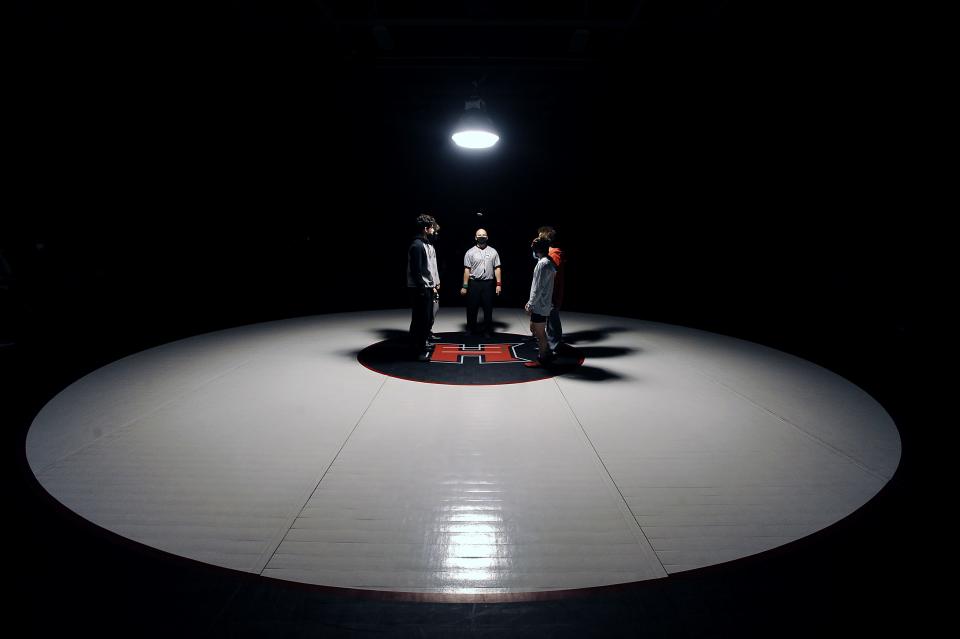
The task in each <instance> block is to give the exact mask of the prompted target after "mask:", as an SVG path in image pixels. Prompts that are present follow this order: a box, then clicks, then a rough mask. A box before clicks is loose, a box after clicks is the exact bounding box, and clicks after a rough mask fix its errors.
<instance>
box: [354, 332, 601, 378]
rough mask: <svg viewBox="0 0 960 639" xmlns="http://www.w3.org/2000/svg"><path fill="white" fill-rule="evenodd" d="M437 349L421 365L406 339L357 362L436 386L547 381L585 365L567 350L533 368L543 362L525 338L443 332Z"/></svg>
mask: <svg viewBox="0 0 960 639" xmlns="http://www.w3.org/2000/svg"><path fill="white" fill-rule="evenodd" d="M440 337H441V338H442V341H441V342H439V343H437V344H434V346H433V348H432V350H431V351H430V357H429V359H428V360H427V361H418V360H417V358H416V356H417V355H418V353H417V352H416V351H414V350H412V349H411V347H410V345H409V343H408V342H407V341H406V340H405V339H403V338H402V337H395V338H391V339H387V340H384V341H382V342H377V343H376V344H371V345H370V346H368V347H366V348H365V349H363V350H362V351H361V352H360V353H359V355H358V356H357V359H358V360H359V361H360V363H361V364H363V365H364V366H366V367H367V368H369V369H370V370H374V371H377V372H378V373H382V374H384V375H389V376H391V377H399V378H401V379H408V380H412V381H417V382H427V383H431V384H458V385H488V384H518V383H522V382H533V381H537V380H541V379H547V378H550V377H554V376H556V375H562V374H564V373H566V372H569V371H571V370H573V369H574V368H576V367H578V366H580V365H581V364H583V357H582V356H581V354H580V353H579V352H577V350H576V349H574V348H571V347H565V348H564V349H563V350H561V351H560V352H559V353H558V354H557V356H556V357H555V358H554V359H553V360H552V361H551V362H550V364H549V366H546V367H538V368H531V367H528V366H524V364H526V363H527V362H531V361H536V360H537V344H536V342H532V341H528V340H527V339H525V336H523V335H513V334H510V333H498V334H494V335H493V337H492V338H482V337H474V336H471V335H467V334H464V333H443V334H442V335H441V336H440Z"/></svg>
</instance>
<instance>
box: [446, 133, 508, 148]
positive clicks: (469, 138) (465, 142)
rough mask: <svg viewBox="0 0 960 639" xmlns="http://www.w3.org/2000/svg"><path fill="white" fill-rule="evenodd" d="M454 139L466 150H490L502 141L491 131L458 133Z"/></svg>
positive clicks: (454, 135)
mask: <svg viewBox="0 0 960 639" xmlns="http://www.w3.org/2000/svg"><path fill="white" fill-rule="evenodd" d="M452 137H453V141H454V142H455V143H456V144H457V146H462V147H463V148H465V149H489V148H490V147H491V146H493V145H494V144H496V143H497V141H498V140H499V139H500V136H499V135H497V134H495V133H490V132H489V131H457V132H456V133H454V134H453V136H452Z"/></svg>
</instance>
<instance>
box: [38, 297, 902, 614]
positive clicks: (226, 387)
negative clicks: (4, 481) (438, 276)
mask: <svg viewBox="0 0 960 639" xmlns="http://www.w3.org/2000/svg"><path fill="white" fill-rule="evenodd" d="M462 314H463V313H462V309H459V308H458V309H442V310H441V312H440V316H439V319H438V322H437V326H436V327H435V331H437V332H441V331H457V330H460V325H461V324H462V322H463V317H462ZM497 319H500V320H506V321H509V327H508V329H506V331H507V332H510V333H516V334H521V335H522V334H525V333H527V332H528V330H527V322H526V316H525V315H523V314H522V313H520V312H516V313H514V312H512V311H510V312H507V311H504V310H500V311H499V312H498V315H497ZM563 323H564V329H565V331H566V334H567V335H569V336H570V338H571V341H572V342H573V343H574V344H575V345H576V347H577V348H578V349H579V350H580V351H581V352H582V353H583V355H584V356H585V358H586V359H585V361H584V363H583V366H581V367H580V368H579V369H577V370H576V371H573V372H571V373H570V374H568V375H560V376H557V377H552V378H549V379H543V380H538V381H531V382H527V383H513V384H505V385H489V386H486V385H483V386H457V385H449V384H429V383H422V382H416V381H408V380H403V379H397V378H393V377H387V376H384V375H382V374H379V373H377V372H375V371H372V370H369V369H367V368H365V367H364V366H362V365H361V364H360V363H358V361H357V353H358V352H359V351H360V350H362V349H363V348H365V347H366V346H368V345H370V344H372V343H374V342H378V341H381V340H383V339H385V337H388V336H396V335H397V334H399V333H398V332H403V331H405V330H406V328H407V326H408V324H409V312H408V311H403V310H401V311H381V312H369V313H354V314H339V315H327V316H318V317H308V318H300V319H295V320H287V321H280V322H272V323H267V324H259V325H253V326H247V327H243V328H238V329H232V330H226V331H220V332H216V333H211V334H207V335H200V336H197V337H193V338H190V339H186V340H182V341H179V342H175V343H171V344H167V345H165V346H161V347H158V348H154V349H150V350H148V351H144V352H142V353H138V354H136V355H132V356H130V357H127V358H124V359H122V360H120V361H117V362H114V363H113V364H110V365H109V366H106V367H104V368H102V369H100V370H97V371H95V372H93V373H91V374H90V375H88V376H86V377H84V378H83V379H81V380H79V381H77V382H76V383H74V384H73V385H71V386H70V387H69V388H67V389H66V390H64V391H63V392H62V393H60V394H59V395H58V396H57V397H55V398H54V399H53V400H52V401H51V402H50V403H49V404H48V405H47V406H46V407H44V409H43V410H42V411H41V412H40V414H39V415H38V416H37V417H36V419H35V420H34V422H33V424H32V426H31V428H30V430H29V433H28V435H27V457H28V460H29V463H30V466H31V468H32V470H33V472H34V473H35V474H36V476H37V478H38V480H39V481H40V483H41V484H42V486H43V487H44V488H45V489H46V490H47V491H48V492H49V493H50V494H51V495H52V496H53V497H54V498H55V499H57V500H58V501H60V502H62V503H63V504H64V505H65V506H66V507H67V508H69V509H70V510H72V511H74V512H76V513H77V514H78V515H79V516H81V517H83V518H85V519H87V520H89V521H90V522H92V523H93V524H95V525H97V526H100V527H103V528H105V529H107V530H110V531H112V532H114V533H116V534H118V535H122V536H123V537H126V538H128V539H131V540H134V541H137V542H140V543H142V544H145V545H147V546H151V547H153V548H157V549H160V550H162V551H166V552H168V553H173V554H175V555H179V556H182V557H187V558H190V559H194V560H197V561H201V562H205V563H208V564H213V565H216V566H222V567H226V568H230V569H234V570H239V571H246V572H250V573H256V574H260V575H263V576H265V577H272V578H277V579H284V580H290V581H297V582H303V583H308V584H320V585H325V586H333V587H342V588H357V589H376V590H386V591H399V592H414V593H438V594H445V595H455V596H462V597H463V598H464V600H469V599H470V597H475V596H476V595H478V594H485V595H486V594H490V595H516V594H517V593H536V592H542V591H555V590H565V589H580V588H589V587H593V586H603V585H609V584H618V583H624V582H633V581H639V580H645V579H656V578H662V577H666V576H667V575H669V574H671V573H676V572H679V571H684V570H690V569H693V568H699V567H703V566H710V565H713V564H718V563H721V562H727V561H732V560H735V559H738V558H741V557H746V556H748V555H753V554H756V553H760V552H763V551H765V550H769V549H772V548H775V547H777V546H782V545H783V544H786V543H789V542H791V541H793V540H797V539H800V538H802V537H804V536H806V535H809V534H811V533H813V532H815V531H817V530H821V529H823V528H825V527H827V526H829V525H830V524H832V523H834V522H837V521H839V520H840V519H842V518H844V517H846V516H847V515H849V514H850V513H852V512H853V511H855V510H856V509H857V508H859V507H860V506H862V505H863V504H865V503H866V502H867V501H868V500H870V498H871V497H873V496H874V495H875V494H876V493H877V492H878V491H879V490H880V489H881V488H882V487H883V485H884V484H885V483H886V482H887V481H889V479H890V478H891V476H892V475H893V473H894V471H895V470H896V468H897V464H898V462H899V459H900V438H899V435H898V434H897V429H896V427H895V426H894V424H893V421H892V420H891V419H890V417H889V415H887V413H886V412H885V411H884V410H883V408H882V407H881V406H880V405H879V404H878V403H877V402H876V401H875V400H873V399H872V398H871V397H870V396H868V395H867V394H866V393H864V392H863V391H862V390H860V389H859V388H857V387H856V386H854V385H853V384H851V383H850V382H847V381H846V380H844V379H842V378H841V377H839V376H837V375H835V374H833V373H831V372H830V371H827V370H825V369H823V368H820V367H818V366H816V365H814V364H811V363H809V362H807V361H804V360H801V359H798V358H796V357H793V356H791V355H787V354H784V353H782V352H779V351H775V350H772V349H769V348H766V347H763V346H758V345H756V344H752V343H749V342H744V341H741V340H737V339H733V338H729V337H722V336H719V335H715V334H711V333H705V332H702V331H697V330H693V329H687V328H681V327H676V326H669V325H664V324H656V323H651V322H643V321H638V320H631V319H623V318H617V317H609V316H600V315H586V314H576V313H564V314H563ZM422 365H423V366H434V365H439V364H435V363H432V362H426V363H423V364H422Z"/></svg>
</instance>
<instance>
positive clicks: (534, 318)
mask: <svg viewBox="0 0 960 639" xmlns="http://www.w3.org/2000/svg"><path fill="white" fill-rule="evenodd" d="M530 321H531V322H533V323H534V324H543V323H544V322H546V321H547V316H546V315H538V314H537V313H530Z"/></svg>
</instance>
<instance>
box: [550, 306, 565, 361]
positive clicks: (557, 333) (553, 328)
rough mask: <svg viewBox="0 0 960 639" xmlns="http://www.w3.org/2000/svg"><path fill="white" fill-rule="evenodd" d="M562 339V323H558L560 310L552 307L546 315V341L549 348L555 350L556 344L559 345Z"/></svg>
mask: <svg viewBox="0 0 960 639" xmlns="http://www.w3.org/2000/svg"><path fill="white" fill-rule="evenodd" d="M562 341H563V325H562V324H561V323H560V311H559V309H557V308H553V309H552V310H551V311H550V315H549V316H548V317H547V343H548V344H549V345H550V350H551V351H555V350H557V346H560V342H562Z"/></svg>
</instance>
